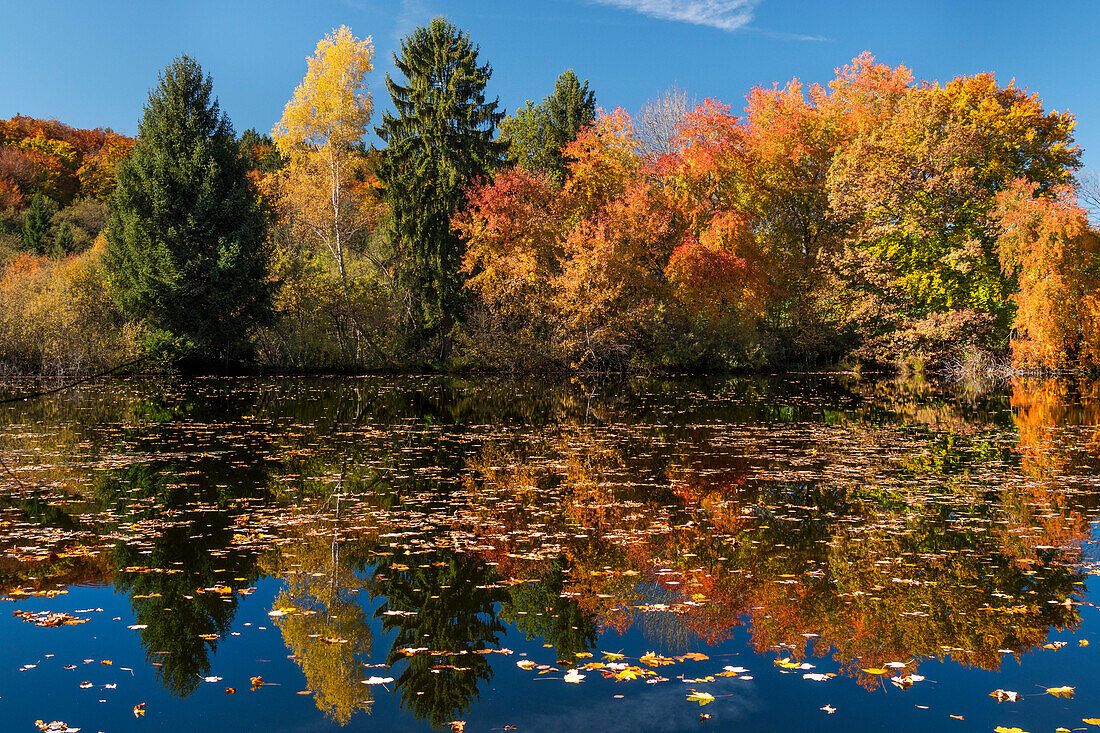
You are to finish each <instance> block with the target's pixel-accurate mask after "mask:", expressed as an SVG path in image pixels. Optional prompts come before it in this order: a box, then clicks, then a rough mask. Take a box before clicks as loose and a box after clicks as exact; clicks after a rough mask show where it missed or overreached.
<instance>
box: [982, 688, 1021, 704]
mask: <svg viewBox="0 0 1100 733" xmlns="http://www.w3.org/2000/svg"><path fill="white" fill-rule="evenodd" d="M989 696H990V697H995V698H997V702H1004V701H1005V700H1008V701H1009V702H1016V701H1018V700H1019V699H1020V693H1018V692H1013V691H1012V690H1002V689H1000V688H998V689H996V690H994V691H993V692H991V693H989Z"/></svg>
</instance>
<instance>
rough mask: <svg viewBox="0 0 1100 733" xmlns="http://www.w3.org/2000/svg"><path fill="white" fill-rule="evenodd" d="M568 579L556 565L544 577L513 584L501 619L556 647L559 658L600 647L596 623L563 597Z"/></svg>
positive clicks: (572, 602)
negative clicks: (597, 644)
mask: <svg viewBox="0 0 1100 733" xmlns="http://www.w3.org/2000/svg"><path fill="white" fill-rule="evenodd" d="M565 578H566V575H565V573H564V572H563V570H562V567H561V565H560V564H559V563H556V562H555V563H550V564H549V565H548V566H547V567H546V569H545V572H544V574H543V575H542V576H541V577H539V578H537V579H535V580H533V581H531V582H526V583H515V584H513V585H512V586H511V587H509V589H508V596H509V598H508V601H507V602H506V603H505V604H504V605H503V607H502V608H501V610H500V618H501V620H502V621H505V622H507V623H510V624H512V625H514V626H516V627H517V628H518V629H519V630H520V631H522V632H524V633H525V634H527V638H528V639H535V638H541V639H544V640H546V642H547V643H548V644H553V645H554V649H555V650H556V653H557V657H558V659H573V658H575V657H576V655H577V652H587V651H589V650H591V649H594V648H595V647H596V621H595V619H593V618H592V616H591V615H590V614H588V613H585V612H584V611H582V610H581V607H580V606H579V605H578V604H577V602H576V601H575V600H574V599H573V598H569V597H565V596H563V595H562V591H563V590H564V589H565Z"/></svg>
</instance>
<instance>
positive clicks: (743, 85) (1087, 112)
mask: <svg viewBox="0 0 1100 733" xmlns="http://www.w3.org/2000/svg"><path fill="white" fill-rule="evenodd" d="M8 5H9V6H8V7H7V8H5V11H4V23H3V25H2V27H0V69H2V70H3V73H2V74H0V117H4V118H6V117H10V116H11V115H13V114H16V113H21V114H27V115H31V116H34V117H52V118H56V119H59V120H61V121H62V122H66V123H69V124H72V125H76V126H79V127H96V126H107V127H111V128H114V129H115V130H118V131H120V132H124V133H131V134H132V133H133V132H135V130H136V127H137V120H138V117H139V116H140V114H141V108H142V105H143V104H144V102H145V99H146V95H147V93H148V89H149V88H150V87H151V86H152V85H153V84H154V83H155V81H156V76H157V72H158V70H160V69H161V68H162V67H164V66H165V65H166V64H167V63H168V62H169V61H171V60H172V58H173V57H174V56H176V55H177V54H179V53H182V52H186V53H189V54H191V55H193V56H195V57H196V58H197V59H198V60H199V62H200V63H201V64H202V65H203V67H204V68H205V69H206V70H207V71H208V72H210V73H211V74H212V75H213V77H214V88H215V92H216V94H217V95H218V97H219V98H220V100H221V105H222V108H223V109H224V110H225V111H226V112H228V113H229V115H230V117H231V118H232V119H233V123H234V125H235V127H236V128H237V129H238V130H244V129H245V128H248V127H256V128H258V129H261V130H269V129H270V128H271V126H272V125H273V124H274V123H275V122H276V121H277V120H278V118H279V116H280V114H281V113H282V108H283V105H284V104H285V103H286V100H287V99H288V98H289V97H290V95H291V93H292V91H293V89H294V86H295V85H296V84H297V83H298V82H299V81H300V80H301V78H302V76H303V75H304V73H305V58H306V56H308V55H309V54H311V53H312V52H313V49H314V47H315V45H316V43H317V41H318V39H320V38H321V37H322V36H323V35H324V34H325V33H327V32H329V31H330V30H331V29H332V28H333V27H336V26H339V25H341V24H346V25H348V26H350V27H351V28H352V30H353V31H354V32H355V33H356V35H359V36H368V35H369V36H373V38H374V43H375V47H376V51H377V55H376V59H375V63H376V70H375V73H374V79H373V83H372V87H373V88H374V93H375V101H376V108H384V107H386V106H387V104H386V98H385V93H384V86H383V76H384V74H385V73H386V72H387V71H391V70H392V68H393V67H392V60H391V54H392V52H393V50H394V48H395V47H396V46H397V41H398V39H399V38H400V37H401V36H403V35H404V34H406V33H408V32H409V31H410V30H411V29H412V28H414V27H415V26H416V25H418V24H421V23H423V22H425V21H426V20H428V19H430V18H432V17H433V16H435V15H440V14H442V15H446V16H447V17H448V18H450V19H451V20H453V21H454V22H455V23H456V24H457V25H458V26H459V27H461V28H463V29H464V30H466V31H468V32H469V33H470V35H471V37H472V39H473V40H474V41H475V42H476V43H478V44H479V45H480V46H481V58H482V59H483V60H485V61H487V62H489V63H490V64H492V66H493V68H494V74H493V79H492V82H491V86H490V91H491V93H492V94H496V95H499V97H500V100H501V103H502V104H503V105H504V106H505V107H506V108H507V109H508V110H513V109H515V108H516V107H518V106H520V105H522V103H523V102H524V100H526V99H535V100H539V99H541V98H542V97H543V96H545V95H546V94H547V93H548V92H549V91H550V90H551V88H552V86H553V82H554V79H555V77H556V76H557V75H558V74H559V73H560V72H561V71H562V70H564V69H566V68H573V69H575V70H576V71H577V73H578V75H579V76H581V78H588V79H590V80H591V85H592V88H593V89H594V90H595V92H596V97H597V101H598V103H599V104H600V105H601V106H603V107H605V108H609V109H610V108H613V107H617V106H621V107H623V108H624V109H626V110H628V111H630V112H634V111H636V110H637V109H638V108H639V107H640V106H641V105H642V104H643V103H644V102H645V101H646V100H647V99H649V98H652V97H655V96H657V95H658V94H660V93H661V92H662V91H663V90H665V89H666V88H668V87H669V86H671V85H677V86H679V87H681V88H683V89H685V90H687V91H688V93H689V94H690V95H691V96H693V97H695V98H697V99H698V100H700V101H701V100H702V99H703V98H706V97H715V98H718V99H721V100H722V101H724V102H728V103H730V104H732V105H733V106H734V107H735V108H738V109H739V108H740V107H741V106H742V105H743V102H744V96H745V93H746V92H747V91H748V90H749V89H750V88H751V87H752V86H754V85H771V84H772V83H773V82H775V81H781V82H782V81H786V80H788V79H790V78H791V77H798V78H800V79H802V80H804V81H819V82H824V81H827V80H828V79H830V78H831V77H832V75H833V69H834V68H835V67H837V66H839V65H841V64H843V63H845V62H847V61H848V60H849V59H851V58H852V57H853V56H855V55H857V54H859V53H860V52H861V51H863V50H870V51H871V52H873V53H874V54H875V55H876V56H877V57H878V58H879V59H880V60H881V61H885V62H887V63H890V64H899V63H904V64H905V65H907V66H909V67H910V68H911V69H913V71H914V73H915V74H916V76H917V78H919V79H930V80H931V79H935V80H940V81H946V80H948V79H950V78H953V77H954V76H957V75H959V74H973V73H976V72H980V71H991V72H994V73H995V74H996V75H997V77H998V79H1000V80H1002V81H1005V82H1007V81H1008V80H1009V79H1012V78H1015V79H1016V80H1017V83H1018V84H1020V85H1021V86H1026V87H1027V88H1028V89H1029V90H1031V91H1034V92H1038V93H1039V94H1040V96H1041V97H1042V98H1043V100H1044V102H1045V104H1046V106H1047V108H1048V109H1057V110H1065V109H1069V110H1071V111H1072V112H1074V113H1076V115H1077V117H1078V128H1077V139H1078V141H1079V142H1080V143H1081V144H1082V145H1083V146H1084V147H1085V150H1086V157H1085V167H1086V168H1100V43H1097V42H1096V32H1097V29H1098V28H1100V2H1096V1H1095V0H1069V1H1066V2H1057V1H1055V2H1035V1H1034V0H1031V2H1017V1H1016V0H1000V1H986V0H923V1H920V0H913V1H912V2H890V1H889V0H887V1H886V2H883V1H882V0H316V1H314V2H305V1H302V2H294V1H291V0H190V1H189V2H169V1H168V0H143V1H136V0H135V1H124V0H34V1H33V2H31V1H24V2H12V3H9V4H8ZM1090 151H1091V152H1090Z"/></svg>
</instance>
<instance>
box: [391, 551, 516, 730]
mask: <svg viewBox="0 0 1100 733" xmlns="http://www.w3.org/2000/svg"><path fill="white" fill-rule="evenodd" d="M407 562H408V566H409V569H408V570H401V569H399V568H397V567H395V566H396V565H400V564H401V563H400V562H398V561H394V560H386V561H384V562H382V563H380V564H379V565H378V566H377V567H376V568H375V571H374V580H375V583H376V590H375V591H374V592H375V594H376V595H382V596H385V597H386V602H385V603H384V604H382V606H381V607H380V608H379V609H378V611H377V612H376V615H377V616H378V617H379V618H381V619H382V628H383V629H385V630H386V631H396V636H395V637H394V640H393V645H392V646H391V648H390V653H389V656H388V658H387V660H386V661H387V662H388V663H389V664H394V663H396V662H398V661H399V660H401V659H404V658H405V655H404V654H403V653H402V652H401V651H400V650H401V649H406V648H417V647H425V646H426V647H429V648H430V649H432V650H437V651H443V650H445V651H451V652H461V651H466V652H472V651H474V650H478V649H488V648H490V647H499V646H500V642H499V640H498V638H497V635H498V634H501V633H503V632H504V626H503V624H501V623H500V622H499V621H498V620H497V617H496V604H498V603H501V602H502V601H503V600H505V599H506V598H507V594H506V593H505V592H504V591H503V590H502V589H500V588H490V587H486V586H489V585H491V584H492V583H493V577H492V575H491V573H490V571H489V569H488V568H487V567H486V566H485V565H484V564H482V563H481V562H479V561H477V560H474V559H472V558H470V557H468V556H466V555H459V554H451V553H445V552H442V551H435V552H432V553H429V554H424V555H412V556H409V559H407ZM424 566H427V567H424ZM433 596H434V597H433ZM387 611H408V612H412V615H386V612H387ZM438 665H453V666H454V667H458V669H454V668H448V667H444V668H440V669H435V667H437V666H438ZM492 676H493V672H492V669H491V668H490V666H489V662H488V660H487V659H486V657H485V655H482V654H470V653H466V654H462V655H458V656H453V657H452V656H447V657H438V656H428V655H425V654H417V655H415V656H413V657H411V658H409V659H408V661H407V662H406V667H405V670H404V671H403V672H402V673H401V676H400V677H398V679H397V687H398V688H399V689H400V690H401V703H402V705H403V706H404V707H405V709H406V710H409V711H410V712H412V713H413V714H414V715H415V716H416V717H417V718H420V719H421V720H427V721H429V722H430V723H431V724H432V725H433V726H436V727H439V726H441V725H442V724H443V723H444V722H445V721H447V720H451V719H454V718H456V717H458V716H459V715H461V714H462V713H463V712H465V711H466V710H467V709H468V708H469V706H470V704H471V703H472V702H473V701H474V700H476V699H478V698H479V697H480V693H479V690H478V684H479V683H480V682H483V681H484V682H488V681H489V680H490V679H491V678H492Z"/></svg>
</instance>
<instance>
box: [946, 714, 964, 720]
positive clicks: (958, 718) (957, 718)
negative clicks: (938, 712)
mask: <svg viewBox="0 0 1100 733" xmlns="http://www.w3.org/2000/svg"><path fill="white" fill-rule="evenodd" d="M949 717H952V718H954V719H955V720H962V719H963V716H961V715H951V716H949Z"/></svg>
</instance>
